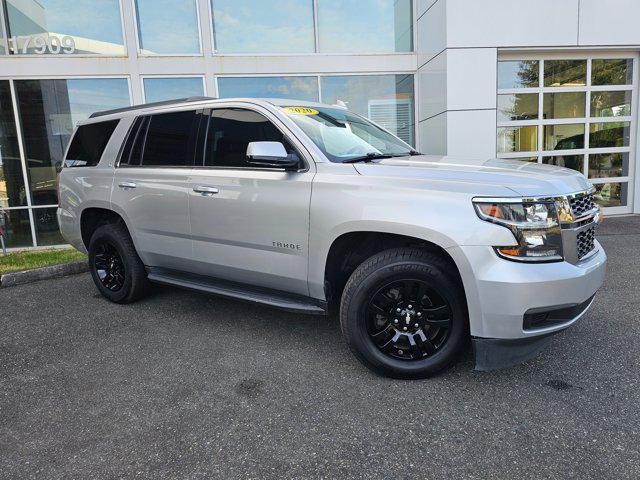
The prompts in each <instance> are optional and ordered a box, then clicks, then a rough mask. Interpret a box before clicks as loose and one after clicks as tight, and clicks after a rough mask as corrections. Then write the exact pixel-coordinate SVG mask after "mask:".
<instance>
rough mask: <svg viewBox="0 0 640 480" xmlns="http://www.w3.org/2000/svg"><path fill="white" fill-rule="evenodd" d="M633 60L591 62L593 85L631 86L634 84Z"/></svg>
mask: <svg viewBox="0 0 640 480" xmlns="http://www.w3.org/2000/svg"><path fill="white" fill-rule="evenodd" d="M632 77H633V59H631V58H615V59H611V60H609V59H595V58H594V59H593V61H592V62H591V84H592V85H631V84H632V83H633V78H632Z"/></svg>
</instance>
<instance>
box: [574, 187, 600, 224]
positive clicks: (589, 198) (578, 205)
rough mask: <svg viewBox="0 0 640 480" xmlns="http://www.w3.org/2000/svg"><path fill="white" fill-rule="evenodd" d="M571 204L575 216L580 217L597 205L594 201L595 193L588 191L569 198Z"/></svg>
mask: <svg viewBox="0 0 640 480" xmlns="http://www.w3.org/2000/svg"><path fill="white" fill-rule="evenodd" d="M569 203H570V204H571V211H572V212H573V218H580V217H582V216H583V215H584V214H585V213H587V212H588V211H589V210H592V209H594V208H595V207H596V204H595V202H594V201H593V194H591V193H587V194H585V195H581V196H579V197H574V198H571V199H570V200H569Z"/></svg>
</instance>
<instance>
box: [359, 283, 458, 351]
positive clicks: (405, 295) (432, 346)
mask: <svg viewBox="0 0 640 480" xmlns="http://www.w3.org/2000/svg"><path fill="white" fill-rule="evenodd" d="M367 323H368V324H367V331H368V333H369V336H370V337H371V339H372V340H373V342H374V343H375V345H376V346H377V347H378V349H380V351H382V352H384V353H385V354H386V355H389V356H391V357H394V358H398V359H401V360H405V361H415V360H422V359H424V358H425V357H428V356H430V355H433V354H435V353H436V352H437V351H438V350H440V349H441V348H442V347H443V346H444V344H445V343H446V342H447V340H448V338H449V332H450V330H451V307H450V306H449V303H448V302H447V301H446V300H445V299H444V298H443V296H442V295H440V294H439V293H438V292H437V291H436V290H435V289H434V288H433V287H432V286H430V285H429V284H428V283H427V282H426V281H424V280H422V279H411V278H407V279H402V280H396V281H392V282H389V283H387V284H386V285H384V286H383V287H382V288H380V289H378V291H377V292H375V293H374V294H373V295H372V296H371V298H370V299H369V312H368V322H367Z"/></svg>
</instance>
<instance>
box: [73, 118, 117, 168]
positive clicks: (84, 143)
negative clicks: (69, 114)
mask: <svg viewBox="0 0 640 480" xmlns="http://www.w3.org/2000/svg"><path fill="white" fill-rule="evenodd" d="M118 122H119V120H110V121H108V122H98V123H91V124H89V125H81V126H80V127H78V129H77V130H76V134H75V135H74V136H73V140H71V145H69V151H68V153H67V158H66V159H65V161H64V164H65V166H66V167H95V166H96V165H97V164H98V162H99V161H100V158H101V157H102V153H103V152H104V149H105V148H106V147H107V143H109V139H110V138H111V135H112V134H113V131H114V130H115V129H116V127H117V126H118Z"/></svg>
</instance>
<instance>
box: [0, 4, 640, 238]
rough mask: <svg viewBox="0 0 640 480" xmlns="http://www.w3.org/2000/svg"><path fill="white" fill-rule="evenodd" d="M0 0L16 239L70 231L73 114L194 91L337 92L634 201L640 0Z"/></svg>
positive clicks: (454, 141) (0, 72)
mask: <svg viewBox="0 0 640 480" xmlns="http://www.w3.org/2000/svg"><path fill="white" fill-rule="evenodd" d="M0 5H1V6H2V8H1V9H0V166H1V169H0V208H1V209H2V215H0V228H1V229H2V232H3V236H4V240H5V243H6V245H7V247H9V248H23V247H33V246H51V245H58V244H61V243H62V242H63V240H62V238H61V237H60V234H59V232H58V228H57V223H56V217H55V211H56V204H57V198H56V173H57V171H58V170H59V169H60V167H61V162H62V156H63V152H64V149H65V147H66V144H67V142H68V141H69V138H70V134H71V132H72V130H73V126H74V124H75V122H77V121H78V120H80V119H83V118H86V117H87V116H88V115H89V114H90V113H91V112H93V111H97V110H105V109H110V108H117V107H121V106H126V105H130V104H139V103H143V102H152V101H158V100H165V99H171V98H181V97H188V96H195V95H207V96H213V97H286V98H294V99H302V100H315V101H321V102H325V103H336V102H337V101H342V102H345V103H346V104H347V105H348V106H349V108H350V109H352V110H354V111H356V112H358V113H361V114H363V115H365V116H368V117H369V118H371V119H373V120H374V121H376V122H377V123H380V124H381V125H383V126H385V127H386V128H388V129H389V130H391V131H393V132H395V133H396V134H397V135H398V136H400V137H401V138H403V139H404V140H405V141H407V142H408V143H410V144H412V145H415V146H416V148H417V149H419V150H421V151H423V152H425V153H435V154H447V155H453V156H469V157H472V158H475V159H477V161H482V160H483V159H487V158H490V157H495V156H499V157H508V158H520V159H523V160H527V161H537V162H544V163H555V164H559V165H564V166H566V167H569V168H574V169H577V170H579V171H581V172H583V173H585V174H586V175H588V176H589V177H590V179H591V180H592V181H593V182H594V184H596V186H597V187H598V201H599V202H600V203H602V204H603V205H604V206H605V207H606V208H607V212H608V213H631V212H634V211H635V212H638V211H640V200H638V194H637V193H636V192H639V191H640V188H638V182H637V180H636V176H635V170H636V164H637V160H636V159H637V158H640V156H639V155H637V154H636V151H637V143H636V138H637V135H636V133H637V76H638V59H637V56H638V51H639V50H640V31H639V30H638V29H637V28H634V27H635V26H634V20H633V19H634V18H639V17H638V14H640V4H638V5H637V4H636V2H634V1H633V0H607V1H604V0H599V1H597V0H562V1H557V0H536V1H530V0H435V1H434V0H422V1H420V0H414V1H411V0H269V1H266V0H74V1H73V2H69V0H0ZM634 196H635V198H634ZM634 200H635V201H634Z"/></svg>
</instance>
